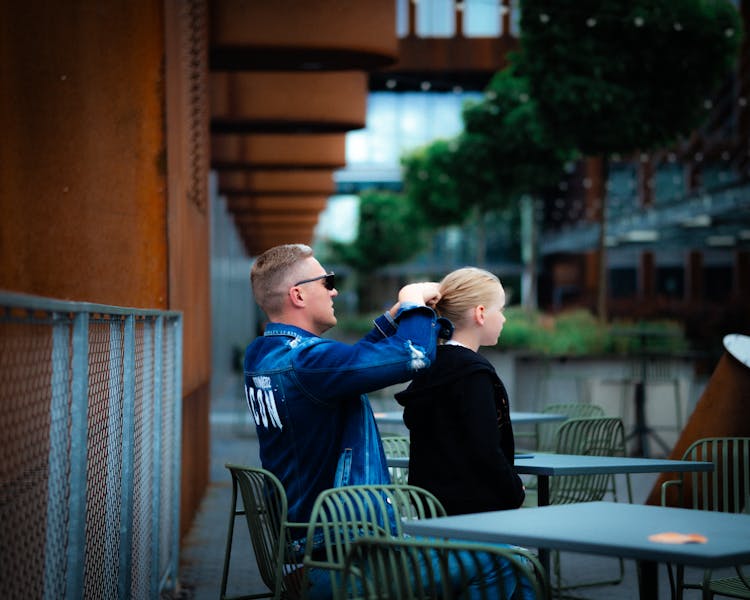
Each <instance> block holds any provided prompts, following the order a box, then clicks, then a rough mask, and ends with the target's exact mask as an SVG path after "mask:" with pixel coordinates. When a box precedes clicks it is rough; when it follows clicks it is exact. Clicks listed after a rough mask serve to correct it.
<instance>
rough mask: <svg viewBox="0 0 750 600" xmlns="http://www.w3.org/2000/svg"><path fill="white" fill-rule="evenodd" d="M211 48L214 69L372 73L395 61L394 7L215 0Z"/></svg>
mask: <svg viewBox="0 0 750 600" xmlns="http://www.w3.org/2000/svg"><path fill="white" fill-rule="evenodd" d="M211 46H212V50H211V63H212V67H213V68H215V69H216V68H221V69H228V68H235V69H273V70H284V69H311V68H316V69H365V70H367V69H372V68H374V67H379V66H384V65H388V64H390V63H392V62H393V61H394V60H395V58H396V53H397V38H396V3H395V2H390V1H388V0H357V1H356V2H352V1H351V0H275V1H274V2H258V1H257V0H214V1H213V2H211Z"/></svg>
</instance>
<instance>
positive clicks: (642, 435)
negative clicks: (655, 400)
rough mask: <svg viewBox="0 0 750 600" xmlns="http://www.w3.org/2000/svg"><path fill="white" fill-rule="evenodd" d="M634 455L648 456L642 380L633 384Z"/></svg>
mask: <svg viewBox="0 0 750 600" xmlns="http://www.w3.org/2000/svg"><path fill="white" fill-rule="evenodd" d="M634 435H635V436H636V440H635V441H636V447H635V448H636V450H635V453H636V456H644V457H646V458H648V456H649V451H648V428H647V426H646V386H645V385H644V382H643V380H642V379H641V380H640V381H637V382H636V384H635V432H634Z"/></svg>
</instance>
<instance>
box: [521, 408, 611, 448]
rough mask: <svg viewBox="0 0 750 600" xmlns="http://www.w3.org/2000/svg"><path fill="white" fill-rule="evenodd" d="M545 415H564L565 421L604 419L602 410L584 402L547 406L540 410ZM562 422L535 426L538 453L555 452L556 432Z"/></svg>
mask: <svg viewBox="0 0 750 600" xmlns="http://www.w3.org/2000/svg"><path fill="white" fill-rule="evenodd" d="M542 412H543V413H545V414H549V415H553V414H557V415H565V416H566V417H567V419H568V420H569V419H581V418H587V417H604V416H606V415H605V413H604V409H603V408H602V407H601V406H599V405H598V404H588V403H584V402H571V403H562V404H548V405H547V406H545V407H544V408H543V409H542ZM563 423H564V421H560V422H557V423H554V422H553V423H537V424H536V427H535V429H536V449H537V451H539V452H555V450H556V448H555V445H556V444H557V437H556V436H557V431H558V430H559V429H560V427H562V424H563Z"/></svg>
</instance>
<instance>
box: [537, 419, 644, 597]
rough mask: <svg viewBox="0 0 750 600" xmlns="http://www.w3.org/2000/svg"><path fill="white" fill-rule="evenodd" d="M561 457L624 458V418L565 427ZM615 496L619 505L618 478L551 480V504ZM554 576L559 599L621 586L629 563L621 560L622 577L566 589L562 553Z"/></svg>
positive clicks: (559, 441) (559, 438)
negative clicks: (584, 590)
mask: <svg viewBox="0 0 750 600" xmlns="http://www.w3.org/2000/svg"><path fill="white" fill-rule="evenodd" d="M555 452H557V453H558V454H582V455H588V456H624V455H625V426H624V425H623V423H622V419H621V418H620V417H587V418H579V419H569V420H568V421H565V422H564V423H562V425H561V426H560V428H559V429H558V430H557V434H556V438H555ZM626 483H627V495H628V498H627V500H628V502H631V503H632V501H633V492H632V486H631V483H630V477H629V476H626ZM608 493H611V494H612V496H613V499H614V501H615V502H617V488H616V485H615V478H614V475H610V474H595V475H566V476H561V477H552V478H551V480H550V504H572V503H575V502H595V501H600V500H603V499H604V497H605V496H606V495H607V494H608ZM553 557H554V572H555V579H556V583H557V586H556V589H557V594H558V596H560V595H561V593H562V590H565V589H571V588H584V587H592V586H600V585H617V584H619V583H621V582H622V580H623V577H624V576H625V563H624V561H623V559H621V558H620V559H618V562H619V574H618V576H617V577H615V578H613V579H605V580H598V581H590V582H584V583H576V584H571V585H566V586H563V585H562V578H561V565H560V553H559V552H554V553H553Z"/></svg>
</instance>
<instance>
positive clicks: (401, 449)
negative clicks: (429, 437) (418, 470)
mask: <svg viewBox="0 0 750 600" xmlns="http://www.w3.org/2000/svg"><path fill="white" fill-rule="evenodd" d="M383 450H384V451H385V455H386V456H387V457H400V456H406V457H408V456H409V436H407V435H385V436H383Z"/></svg>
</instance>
